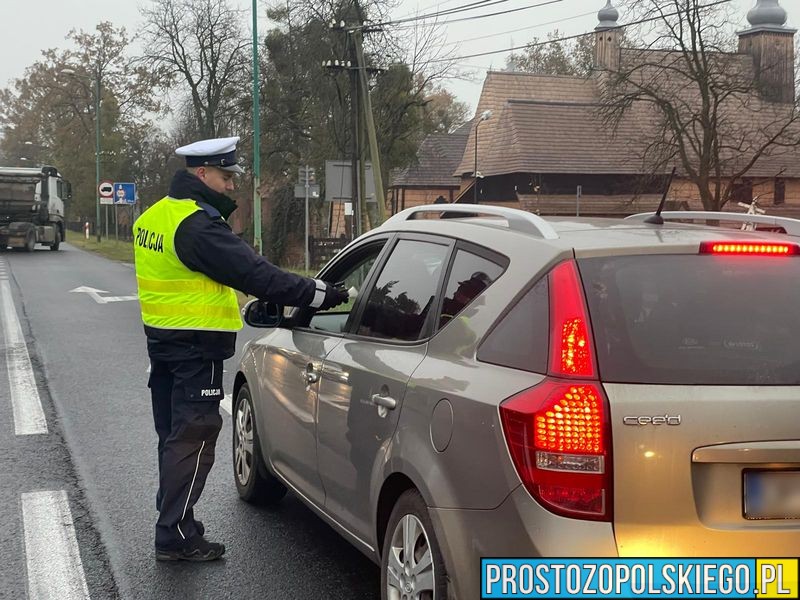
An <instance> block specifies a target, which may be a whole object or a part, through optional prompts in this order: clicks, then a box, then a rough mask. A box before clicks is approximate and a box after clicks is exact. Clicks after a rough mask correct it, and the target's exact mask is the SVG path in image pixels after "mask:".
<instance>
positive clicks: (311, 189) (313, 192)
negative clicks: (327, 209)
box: [294, 184, 319, 200]
mask: <svg viewBox="0 0 800 600" xmlns="http://www.w3.org/2000/svg"><path fill="white" fill-rule="evenodd" d="M294 197H295V198H305V197H306V186H304V185H302V184H297V185H296V186H294ZM308 197H309V198H310V199H312V200H316V199H317V198H319V186H318V185H310V186H308Z"/></svg>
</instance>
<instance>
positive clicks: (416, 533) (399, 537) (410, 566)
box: [386, 514, 435, 600]
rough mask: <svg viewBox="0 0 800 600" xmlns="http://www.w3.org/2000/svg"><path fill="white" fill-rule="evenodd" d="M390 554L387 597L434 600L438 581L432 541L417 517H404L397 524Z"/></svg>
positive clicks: (408, 599) (400, 599)
mask: <svg viewBox="0 0 800 600" xmlns="http://www.w3.org/2000/svg"><path fill="white" fill-rule="evenodd" d="M388 552H389V564H388V566H387V569H388V573H387V575H388V577H387V578H386V588H387V589H386V596H387V598H389V600H433V590H434V581H435V579H434V565H433V554H432V552H431V544H430V539H429V537H428V533H427V532H426V531H425V527H424V526H423V525H422V522H421V521H420V520H419V519H418V518H417V517H416V516H415V515H411V514H409V515H405V516H404V517H403V518H402V519H400V521H399V522H398V523H397V526H396V527H395V530H394V533H393V534H392V543H391V545H390V547H389V548H388Z"/></svg>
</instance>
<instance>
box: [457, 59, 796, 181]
mask: <svg viewBox="0 0 800 600" xmlns="http://www.w3.org/2000/svg"><path fill="white" fill-rule="evenodd" d="M622 58H623V61H625V62H630V61H634V60H643V61H646V63H647V64H648V65H652V68H644V69H643V70H642V76H643V77H650V76H656V75H658V65H659V63H663V62H665V61H667V62H669V61H675V60H677V58H676V54H675V53H669V52H660V51H658V52H657V51H652V52H645V53H642V52H641V51H634V50H630V49H624V50H623V56H622ZM718 60H724V61H725V65H726V68H729V69H730V70H731V71H734V72H737V73H739V74H741V75H742V76H743V77H747V76H752V72H753V70H752V59H751V58H750V57H749V56H746V55H739V54H725V55H720V57H718ZM661 75H662V76H663V72H661ZM679 83H680V82H677V81H676V82H675V84H676V94H680V95H685V96H684V97H683V98H681V99H682V100H683V101H684V102H685V103H686V104H689V105H691V104H692V103H693V102H694V100H693V99H692V97H691V96H692V92H691V90H690V89H689V86H681V85H678V84H679ZM602 85H603V79H602V78H601V77H598V76H594V77H589V78H581V77H553V76H542V75H534V74H528V73H516V72H489V73H488V74H487V77H486V80H485V82H484V87H483V91H482V94H481V99H480V101H479V103H478V108H477V110H476V115H480V114H482V113H483V112H484V111H485V110H491V111H492V116H491V118H490V119H489V120H487V121H482V122H480V125H479V130H478V157H477V164H478V171H480V172H481V174H482V175H484V176H499V175H508V174H512V173H563V174H570V173H574V174H608V175H637V174H642V173H651V172H652V168H651V167H650V166H649V165H646V164H645V163H644V159H643V156H644V154H645V150H646V148H647V144H648V142H649V141H650V140H653V139H656V138H657V137H659V136H660V135H661V132H660V131H659V130H658V123H659V120H660V115H658V114H657V113H656V112H654V109H653V108H651V107H650V106H649V105H648V104H646V103H644V102H636V103H634V106H633V108H632V109H631V110H629V112H628V113H626V115H625V117H624V119H623V121H622V122H621V123H620V124H619V125H618V127H617V129H616V131H613V130H612V129H611V127H610V126H608V125H605V124H604V123H603V121H602V119H601V117H600V115H599V112H598V111H599V109H600V100H601V99H600V93H601V86H602ZM725 111H726V112H727V115H728V117H729V126H728V128H727V129H726V131H725V139H724V143H723V145H724V146H727V150H725V151H724V152H723V155H724V156H723V158H724V159H725V160H726V165H725V170H726V171H729V172H732V173H733V172H736V171H737V170H738V167H740V166H741V164H742V161H743V160H744V159H746V158H748V157H750V156H753V155H754V148H757V147H758V146H760V145H761V144H762V143H763V141H764V140H765V139H767V138H769V137H770V136H771V135H772V134H773V133H774V132H775V130H776V127H778V126H779V125H780V124H781V123H785V122H786V119H787V117H788V111H791V106H790V105H781V104H773V103H769V102H766V101H763V100H762V99H761V98H760V97H758V96H757V94H751V95H747V96H744V97H742V98H738V99H737V98H733V99H732V100H731V101H730V102H729V103H728V105H727V106H726V107H725ZM737 119H738V121H737ZM476 123H478V121H477V119H475V120H474V121H473V124H472V125H471V129H470V133H469V138H468V140H467V143H466V148H465V150H464V154H463V158H462V160H461V162H460V164H459V165H458V167H457V169H456V170H455V172H454V175H455V176H458V177H464V176H467V177H471V176H472V174H473V170H474V168H475V167H474V164H475V127H476V125H475V124H476ZM793 137H794V138H797V139H800V123H797V127H795V129H794V131H793V132H791V134H790V135H789V136H788V138H789V139H792V138H793ZM677 166H678V167H679V175H682V173H681V172H680V171H681V169H680V164H679V165H677ZM670 170H671V165H670V167H669V168H665V169H663V171H664V172H665V173H666V172H669V171H670ZM779 175H780V176H783V177H792V178H800V149H798V148H797V147H780V146H775V147H773V148H772V149H771V150H770V151H769V152H768V153H767V155H765V156H764V157H762V158H761V159H760V160H759V161H758V162H757V163H756V164H755V165H754V166H753V167H752V169H751V170H750V171H749V172H748V176H751V177H776V176H779Z"/></svg>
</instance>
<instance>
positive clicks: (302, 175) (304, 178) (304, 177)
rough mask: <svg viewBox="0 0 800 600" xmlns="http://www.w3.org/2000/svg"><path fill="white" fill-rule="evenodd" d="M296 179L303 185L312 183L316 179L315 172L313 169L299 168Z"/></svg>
mask: <svg viewBox="0 0 800 600" xmlns="http://www.w3.org/2000/svg"><path fill="white" fill-rule="evenodd" d="M297 179H298V181H299V182H300V183H302V184H303V185H305V184H306V182H308V183H309V184H311V183H314V182H315V181H316V179H317V172H316V170H315V169H314V168H313V167H300V168H299V169H297Z"/></svg>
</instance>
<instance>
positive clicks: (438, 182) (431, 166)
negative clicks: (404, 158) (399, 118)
mask: <svg viewBox="0 0 800 600" xmlns="http://www.w3.org/2000/svg"><path fill="white" fill-rule="evenodd" d="M469 128H470V125H469V124H466V125H462V126H461V127H459V128H458V129H456V130H455V131H454V132H452V133H432V134H430V135H428V137H426V138H425V140H424V141H423V142H422V144H421V145H420V147H419V150H418V151H417V157H416V160H415V162H414V164H413V165H411V166H410V167H408V168H406V169H402V170H401V171H400V172H399V173H398V174H397V176H396V177H394V178H393V179H392V185H391V187H428V188H436V187H452V188H458V187H459V186H460V185H461V182H460V180H459V178H457V177H454V176H453V171H454V170H455V168H456V165H458V163H459V162H460V161H461V158H462V157H463V156H464V146H465V145H466V143H467V136H468V135H469Z"/></svg>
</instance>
